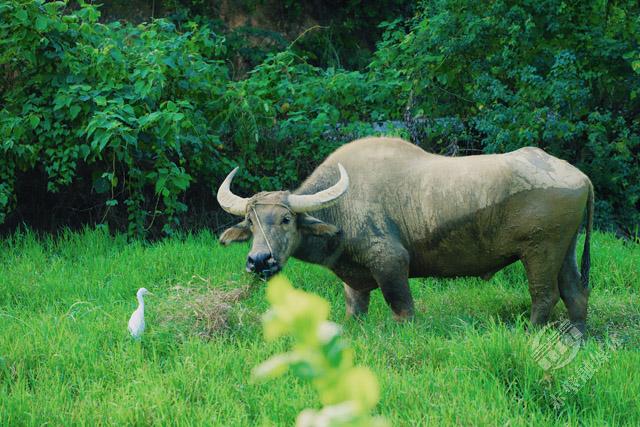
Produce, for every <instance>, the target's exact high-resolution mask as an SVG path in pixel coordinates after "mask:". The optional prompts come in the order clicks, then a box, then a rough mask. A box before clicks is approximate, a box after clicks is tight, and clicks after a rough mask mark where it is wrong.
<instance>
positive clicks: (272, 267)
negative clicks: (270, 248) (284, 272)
mask: <svg viewBox="0 0 640 427" xmlns="http://www.w3.org/2000/svg"><path fill="white" fill-rule="evenodd" d="M277 264H278V263H277V262H276V260H275V259H273V257H272V256H271V254H269V253H267V252H261V253H257V254H249V256H248V257H247V271H248V272H249V273H257V274H261V275H264V276H267V277H269V276H272V275H273V274H275V273H277V272H278V270H279V268H278V265H277Z"/></svg>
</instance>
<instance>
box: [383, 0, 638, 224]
mask: <svg viewBox="0 0 640 427" xmlns="http://www.w3.org/2000/svg"><path fill="white" fill-rule="evenodd" d="M639 14H640V6H639V5H638V3H637V2H634V1H620V2H600V1H585V2H579V3H567V2H564V1H562V0H545V1H537V0H535V1H534V0H523V1H517V2H513V1H505V0H493V1H490V2H476V1H468V0H437V1H433V2H424V4H423V5H422V7H421V8H420V11H419V13H418V14H417V15H416V17H415V18H414V19H413V20H412V21H411V22H408V23H403V22H399V21H395V22H392V23H388V24H386V33H385V36H384V38H383V41H382V42H381V43H380V46H379V50H378V52H377V54H376V59H375V61H374V64H373V68H374V69H375V70H377V72H379V73H380V74H381V76H380V78H381V79H386V80H387V81H389V80H392V79H395V80H397V81H398V83H400V84H402V85H403V92H404V93H412V95H413V97H414V99H415V102H414V106H413V108H414V112H415V114H416V115H418V116H421V117H425V118H428V119H430V118H434V117H436V118H437V117H455V118H457V119H459V121H460V122H461V123H463V124H464V126H463V127H451V128H448V129H445V130H446V131H445V132H442V130H443V129H441V128H440V129H435V132H432V133H431V136H432V137H433V138H434V139H435V140H432V141H429V142H428V143H427V144H428V145H429V146H430V147H431V148H433V149H436V150H440V151H446V150H444V149H445V148H446V147H448V146H449V145H450V144H451V142H452V141H456V140H458V141H462V142H463V143H465V145H467V143H468V142H469V141H472V142H473V144H472V147H473V148H475V149H482V150H483V151H485V152H489V153H493V152H504V151H509V150H514V149H517V148H520V147H522V146H526V145H537V146H540V147H542V148H544V149H546V150H548V151H549V152H551V153H552V154H555V155H557V156H559V157H561V158H563V159H566V160H568V161H570V162H572V163H575V164H577V166H578V167H580V168H581V169H582V170H584V171H585V172H586V173H587V174H588V175H589V176H590V177H591V179H592V180H593V183H594V184H595V187H596V192H597V195H598V197H599V198H600V200H601V202H600V206H599V207H600V208H601V209H599V211H600V212H604V211H609V212H614V213H615V215H616V216H617V219H618V220H619V221H620V222H621V223H624V224H627V225H631V224H633V223H636V224H637V223H638V222H640V212H639V211H640V203H639V202H640V182H639V181H640V180H639V179H638V176H640V161H639V157H638V155H639V154H640V97H638V95H639V94H640V89H639V88H640V75H639V73H640V48H639V43H640V21H639V20H638V16H639Z"/></svg>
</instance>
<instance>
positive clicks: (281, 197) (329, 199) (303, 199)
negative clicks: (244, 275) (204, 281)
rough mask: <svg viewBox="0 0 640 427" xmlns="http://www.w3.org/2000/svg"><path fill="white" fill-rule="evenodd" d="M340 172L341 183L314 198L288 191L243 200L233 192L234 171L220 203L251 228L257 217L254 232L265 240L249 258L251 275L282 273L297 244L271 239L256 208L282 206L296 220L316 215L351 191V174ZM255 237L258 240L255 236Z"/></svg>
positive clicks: (220, 193)
mask: <svg viewBox="0 0 640 427" xmlns="http://www.w3.org/2000/svg"><path fill="white" fill-rule="evenodd" d="M338 170H339V172H340V178H339V180H338V182H337V183H335V184H334V185H332V186H330V187H329V188H327V189H325V190H321V191H318V192H316V193H314V194H308V195H299V194H289V193H288V192H284V191H277V192H264V193H258V194H256V195H254V196H253V197H250V198H244V197H240V196H237V195H235V194H233V193H232V192H231V189H230V187H231V182H232V180H233V177H234V176H235V174H236V173H237V172H238V168H235V169H234V170H233V171H231V173H230V174H229V175H228V176H227V177H226V179H225V180H224V181H223V183H222V184H221V185H220V188H219V189H218V194H217V199H218V203H220V206H221V207H222V208H223V209H224V210H225V211H227V212H229V213H230V214H233V215H237V216H242V217H246V219H247V222H248V223H249V225H250V222H251V219H250V218H249V214H250V213H253V216H254V218H255V222H256V225H257V230H254V232H255V233H259V235H260V236H261V239H257V240H258V241H256V239H254V243H253V247H252V251H251V252H250V253H249V256H248V257H247V271H251V272H258V273H266V275H267V276H268V275H270V274H275V272H277V271H279V269H280V267H281V265H279V264H280V263H279V262H278V260H281V261H284V260H285V259H286V257H288V255H289V253H290V252H291V250H292V249H291V248H292V245H293V244H292V243H290V242H291V241H295V240H296V239H295V238H292V239H287V238H286V236H284V233H280V234H277V235H274V234H273V232H271V239H270V238H269V230H266V229H265V225H266V224H264V221H263V220H264V218H262V220H261V218H260V216H259V215H258V212H256V206H259V205H266V206H279V207H282V208H284V209H286V210H287V211H288V212H289V213H290V214H291V215H292V216H293V217H294V218H295V217H297V214H306V213H307V212H313V211H317V210H320V209H323V208H326V207H329V206H331V205H332V204H334V203H336V202H337V201H338V199H339V198H340V197H341V196H342V195H344V194H345V193H346V191H347V189H348V187H349V176H348V175H347V171H346V170H345V169H344V167H343V166H342V165H341V164H338ZM310 219H311V220H315V221H316V222H320V221H318V220H317V219H313V218H312V217H308V216H305V217H304V220H306V221H309V220H310ZM304 220H303V221H304ZM245 227H246V225H245ZM254 237H256V236H255V235H254ZM274 238H275V239H276V240H278V242H280V245H278V246H279V247H277V248H276V247H274V243H276V242H274V241H273V240H272V239H274ZM262 239H264V244H265V245H266V248H265V247H263V246H262V243H261V242H260V241H261V240H262ZM287 240H288V241H289V243H288V244H285V243H282V242H283V241H285V242H286V241H287ZM265 249H268V251H269V252H268V254H266V253H265ZM276 252H279V253H276ZM267 255H268V259H265V256H267Z"/></svg>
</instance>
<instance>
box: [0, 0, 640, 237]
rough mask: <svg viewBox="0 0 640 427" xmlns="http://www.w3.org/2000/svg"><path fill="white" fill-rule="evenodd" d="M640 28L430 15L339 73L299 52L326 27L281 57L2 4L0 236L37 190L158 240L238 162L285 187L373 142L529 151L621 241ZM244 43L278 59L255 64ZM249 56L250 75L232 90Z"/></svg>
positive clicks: (610, 20)
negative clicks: (581, 186) (579, 179)
mask: <svg viewBox="0 0 640 427" xmlns="http://www.w3.org/2000/svg"><path fill="white" fill-rule="evenodd" d="M196 3H197V5H199V6H198V7H200V6H202V7H204V3H201V2H196ZM196 3H194V4H196ZM294 3H295V2H294ZM389 3H390V6H389V7H390V9H389V10H395V11H398V13H399V11H400V10H401V9H402V10H404V9H403V8H404V7H405V6H403V5H404V3H403V2H401V1H398V2H395V1H390V2H389ZM391 3H393V4H391ZM355 4H356V3H354V4H353V5H351V6H349V7H355V6H354V5H355ZM261 5H262V3H261ZM287 5H288V6H287ZM245 6H246V7H249V8H252V7H253V8H257V7H258V6H259V5H258V6H257V5H255V4H253V3H252V2H248V3H247V4H246V5H245ZM262 6H264V5H262ZM262 6H260V7H262ZM281 6H282V7H285V6H286V7H285V9H286V8H288V7H289V6H290V7H291V10H290V12H291V13H294V12H295V11H296V10H297V9H296V8H297V7H298V6H297V4H293V3H291V2H285V3H283V4H281ZM176 7H177V6H176ZM349 7H347V9H348V10H351V9H349ZM374 9H375V10H371V11H369V12H367V11H361V12H358V14H356V15H354V17H353V18H349V19H347V18H345V19H347V20H346V21H345V22H347V21H348V22H349V25H347V26H348V27H349V28H350V30H349V31H352V32H353V31H357V28H358V22H360V21H363V20H366V19H374V18H375V17H380V16H382V15H384V14H383V13H382V11H381V10H380V9H378V8H374ZM276 12H277V11H276ZM276 12H274V13H276ZM281 12H282V11H281ZM639 12H640V10H639V8H638V6H637V4H636V3H634V2H630V1H623V2H615V3H612V2H606V3H604V2H599V1H589V2H586V3H584V2H583V3H580V5H570V4H566V3H564V2H562V1H560V0H545V1H543V2H534V1H529V0H526V1H520V2H515V3H514V2H507V1H504V0H500V1H497V0H496V1H491V2H489V3H478V2H470V1H467V0H438V1H435V2H427V3H425V4H424V5H422V6H420V7H419V8H418V13H417V14H416V16H415V17H414V18H413V19H411V20H408V21H402V20H401V19H396V20H393V21H390V22H386V23H384V24H382V25H381V27H380V31H384V36H383V38H382V40H381V41H380V43H379V45H378V50H377V52H376V55H375V58H374V60H373V62H372V63H371V64H370V65H369V67H368V69H367V70H366V71H346V70H344V69H341V68H339V67H338V68H333V67H328V68H320V67H318V66H316V65H313V64H314V63H315V64H318V63H323V64H324V63H327V61H325V60H318V57H314V54H313V53H312V51H314V52H315V51H316V50H314V49H315V48H313V49H310V48H309V47H308V46H307V45H305V44H304V43H306V42H309V43H311V44H313V43H314V42H312V39H313V38H308V37H311V35H312V33H313V34H316V33H317V34H321V31H319V32H315V31H314V32H309V34H306V35H305V36H304V37H301V38H300V40H298V41H297V42H296V43H294V44H293V45H287V44H286V41H285V40H284V39H280V38H278V37H276V35H275V34H276V33H269V32H260V31H261V30H258V29H256V28H253V27H251V26H245V27H238V28H236V29H234V30H233V31H230V30H229V29H228V28H225V27H224V25H222V24H221V23H220V22H215V21H212V20H210V19H207V18H194V20H193V21H191V20H189V18H186V17H185V16H182V17H180V18H178V17H175V16H174V17H173V21H168V20H164V19H160V20H152V22H150V23H144V24H140V25H137V26H133V25H130V24H125V23H120V22H113V23H110V24H103V23H100V22H99V16H100V14H99V12H98V10H97V9H96V8H95V7H94V6H91V5H85V4H82V5H80V7H79V8H76V9H74V10H72V9H70V8H69V7H68V5H67V3H66V2H44V1H43V0H20V1H17V0H0V22H1V23H2V24H0V224H2V223H3V222H5V221H6V219H7V215H9V214H11V213H12V212H14V213H15V212H17V211H21V212H23V211H24V210H25V204H26V200H28V199H29V196H30V194H29V191H30V189H31V188H33V187H37V185H35V184H34V183H35V182H36V181H37V179H36V178H34V177H40V176H44V177H45V179H46V187H47V188H46V191H47V192H48V193H55V194H57V195H59V201H58V203H60V204H62V205H64V204H66V205H67V207H71V208H72V209H73V212H75V211H91V212H92V215H91V219H90V220H89V221H90V222H92V223H102V224H103V225H104V226H105V227H107V226H109V227H111V228H113V229H126V230H128V233H129V235H130V236H146V235H148V234H152V235H171V234H172V233H174V232H175V230H176V229H178V228H179V226H180V225H181V224H182V223H181V221H184V219H185V218H186V214H187V208H188V207H189V206H197V207H199V208H200V209H201V210H203V209H204V210H213V209H215V207H216V204H215V201H214V198H213V191H215V188H216V186H217V184H218V183H219V182H220V181H221V180H222V179H223V177H224V176H225V175H226V173H228V171H229V170H230V169H231V168H232V167H233V166H236V165H239V166H241V173H240V174H239V175H238V178H237V180H236V183H237V184H236V185H237V187H236V188H235V191H238V192H240V193H245V194H250V193H254V192H256V191H259V190H264V189H280V188H287V187H291V186H294V185H296V184H298V183H299V182H300V181H301V180H302V179H303V178H305V177H306V176H307V175H308V174H309V173H310V172H311V171H312V170H313V168H314V167H315V166H316V165H317V164H318V163H319V162H321V161H322V159H324V158H325V157H326V156H327V155H328V154H329V153H330V152H331V151H333V150H334V149H335V148H336V147H338V146H339V145H340V144H342V143H344V142H347V141H349V140H351V139H355V138H357V137H360V136H365V135H373V134H377V133H380V130H381V129H382V132H384V133H385V134H389V133H394V134H400V135H401V136H404V137H410V138H411V139H412V140H413V141H414V142H416V143H419V144H420V145H422V146H423V147H424V148H426V149H428V150H432V151H435V152H440V153H445V154H460V153H461V154H475V153H477V152H502V151H508V150H513V149H516V148H519V147H521V146H524V145H538V146H541V147H542V148H544V149H546V150H548V151H549V152H551V153H552V154H555V155H557V156H559V157H561V158H563V159H566V160H568V161H570V162H572V163H574V164H576V165H577V166H578V167H579V168H581V169H582V170H583V171H584V172H586V173H587V174H588V175H589V177H590V178H591V179H592V181H593V182H594V184H595V189H596V194H597V211H596V212H597V217H598V222H599V224H600V225H601V226H603V225H606V224H609V223H611V222H612V221H613V220H616V221H617V223H618V226H623V227H626V229H627V231H629V232H630V233H633V230H634V227H637V224H640V179H638V176H640V160H639V158H640V96H639V95H640V89H639V88H640V48H639V44H640V28H639V25H640V23H639V22H638V20H637V16H638V14H639ZM277 13H279V12H277ZM295 13H297V12H295ZM295 13H294V14H295ZM394 13H395V12H394ZM369 14H371V15H370V16H369ZM367 16H368V18H367ZM375 19H377V18H375ZM345 25H346V24H345ZM257 39H264V40H266V39H271V40H272V43H271V44H267V45H264V46H261V47H260V48H259V49H258V50H255V49H253V47H252V46H253V45H252V43H254V42H255V40H257ZM305 40H306V42H305ZM305 46H306V47H305ZM254 47H255V46H254ZM245 48H246V49H249V50H248V51H246V52H244V51H243V52H244V53H241V54H240V56H241V57H243V58H245V59H244V61H245V62H246V63H247V64H249V65H250V66H252V67H253V68H252V69H251V71H250V72H249V73H248V74H246V76H244V77H243V78H242V79H241V80H236V78H237V77H239V75H237V73H236V72H237V67H236V65H237V64H236V63H235V61H236V60H237V55H238V52H240V51H242V49H245ZM282 49H284V50H282ZM305 55H306V56H305ZM254 64H257V65H255V66H253V65H254ZM336 64H342V63H341V62H340V61H336ZM403 120H404V121H405V122H406V124H407V125H408V126H407V128H406V129H403V128H402V126H396V125H398V124H402V121H403ZM384 121H392V122H393V126H389V124H387V125H386V126H382V127H380V126H377V125H376V122H384ZM392 128H395V130H390V129H392ZM69 194H73V196H74V197H73V199H72V201H68V200H66V199H65V196H66V195H69ZM27 206H28V205H27ZM20 207H22V210H20V209H18V208H20ZM40 216H42V215H40ZM9 219H11V217H9ZM18 220H19V219H18ZM16 222H17V221H16V220H14V221H13V224H15V223H16ZM27 222H28V221H27ZM73 222H74V221H73V219H69V220H68V221H67V222H66V223H73ZM76 224H77V222H76Z"/></svg>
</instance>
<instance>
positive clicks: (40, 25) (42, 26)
mask: <svg viewBox="0 0 640 427" xmlns="http://www.w3.org/2000/svg"><path fill="white" fill-rule="evenodd" d="M48 24H49V21H48V20H47V19H46V18H45V17H44V16H38V17H37V18H36V30H37V31H46V29H47V27H48Z"/></svg>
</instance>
